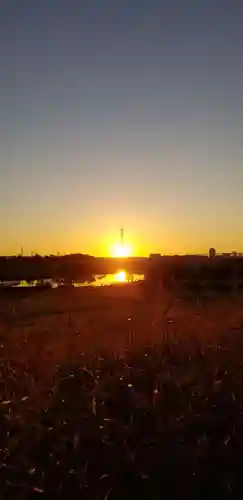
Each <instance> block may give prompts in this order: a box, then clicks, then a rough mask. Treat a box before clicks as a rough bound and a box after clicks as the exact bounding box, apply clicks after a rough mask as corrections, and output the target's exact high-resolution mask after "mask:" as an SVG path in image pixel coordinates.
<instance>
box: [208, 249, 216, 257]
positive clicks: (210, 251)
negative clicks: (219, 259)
mask: <svg viewBox="0 0 243 500" xmlns="http://www.w3.org/2000/svg"><path fill="white" fill-rule="evenodd" d="M215 257H216V250H215V248H210V249H209V258H210V259H214V258H215Z"/></svg>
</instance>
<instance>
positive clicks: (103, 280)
mask: <svg viewBox="0 0 243 500" xmlns="http://www.w3.org/2000/svg"><path fill="white" fill-rule="evenodd" d="M143 279H144V275H143V274H132V275H129V274H128V273H126V271H124V270H119V271H117V272H116V273H113V274H104V275H100V274H97V275H96V276H94V280H93V281H86V282H73V286H74V287H84V286H109V285H115V284H119V283H120V284H122V283H131V282H135V281H141V280H143ZM44 283H50V284H51V285H52V287H53V288H56V287H57V286H58V284H57V283H56V282H55V281H53V280H44ZM11 286H12V287H16V286H17V287H29V286H37V281H35V282H33V284H32V285H29V284H28V283H27V281H20V282H19V283H18V282H14V281H3V282H0V287H11Z"/></svg>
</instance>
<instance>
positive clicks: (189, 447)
mask: <svg viewBox="0 0 243 500" xmlns="http://www.w3.org/2000/svg"><path fill="white" fill-rule="evenodd" d="M189 299H190V300H185V299H180V298H175V297H171V296H169V295H167V294H165V293H163V294H161V295H157V296H153V297H152V296H149V297H148V296H146V299H145V294H144V290H143V287H142V285H137V286H129V285H127V286H123V287H119V286H118V287H110V288H109V289H93V290H92V289H89V288H88V289H85V290H84V289H74V290H71V291H69V292H67V291H65V290H59V289H58V290H50V291H43V292H40V293H38V294H34V295H33V296H25V297H22V298H21V297H18V298H16V297H10V296H8V297H3V296H1V297H0V311H1V315H0V322H1V323H0V337H1V338H0V344H1V345H0V358H1V372H0V373H1V378H0V400H1V401H0V412H1V413H0V454H1V461H0V491H1V498H3V499H26V498H28V499H29V498H53V499H55V498H57V499H58V498H60V499H62V498H63V499H64V498H65V499H76V498H82V499H92V500H93V499H97V500H99V499H100V500H112V499H114V500H118V499H119V500H120V499H124V498H127V499H135V498H139V499H156V500H157V499H185V498H186V499H193V500H194V499H197V498H200V499H209V498H213V499H217V498H218V499H231V498H234V499H238V498H239V499H240V498H242V491H243V490H242V479H241V476H242V457H243V308H242V306H243V299H242V297H241V296H235V297H232V298H231V299H230V300H229V299H228V298H224V297H221V298H217V297H216V298H215V297H214V298H212V297H211V298H210V299H208V298H204V299H200V301H198V300H197V299H196V298H195V297H193V296H192V297H190V298H189Z"/></svg>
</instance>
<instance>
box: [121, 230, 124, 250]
mask: <svg viewBox="0 0 243 500" xmlns="http://www.w3.org/2000/svg"><path fill="white" fill-rule="evenodd" d="M123 243H124V229H121V246H122V247H123Z"/></svg>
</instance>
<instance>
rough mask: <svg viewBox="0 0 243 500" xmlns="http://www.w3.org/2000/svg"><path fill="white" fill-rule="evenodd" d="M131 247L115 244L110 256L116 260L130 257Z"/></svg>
mask: <svg viewBox="0 0 243 500" xmlns="http://www.w3.org/2000/svg"><path fill="white" fill-rule="evenodd" d="M132 253H133V252H132V247H131V246H130V245H122V244H121V243H117V244H115V245H112V247H111V256H112V257H116V258H126V257H131V255H132Z"/></svg>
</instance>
